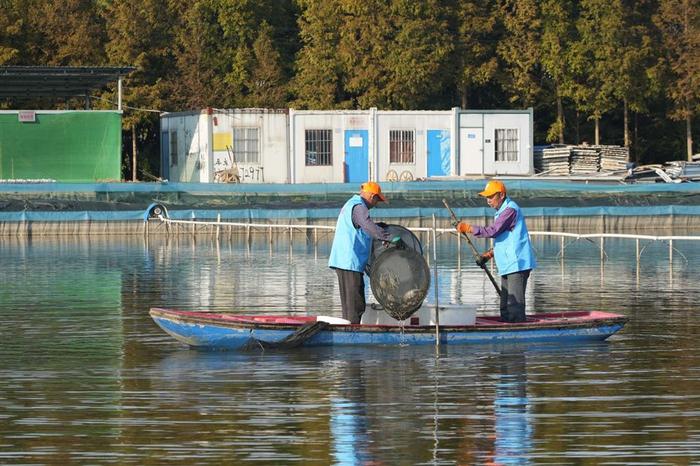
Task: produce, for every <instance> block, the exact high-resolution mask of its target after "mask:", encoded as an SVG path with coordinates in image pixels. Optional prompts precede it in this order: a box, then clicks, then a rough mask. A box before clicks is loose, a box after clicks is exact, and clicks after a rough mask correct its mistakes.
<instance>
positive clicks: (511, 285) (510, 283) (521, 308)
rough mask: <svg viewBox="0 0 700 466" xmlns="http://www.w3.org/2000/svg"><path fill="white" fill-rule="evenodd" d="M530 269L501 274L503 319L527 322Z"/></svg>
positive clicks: (504, 320)
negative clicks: (526, 293) (526, 304)
mask: <svg viewBox="0 0 700 466" xmlns="http://www.w3.org/2000/svg"><path fill="white" fill-rule="evenodd" d="M529 277H530V271H529V270H523V271H521V272H514V273H509V274H508V275H501V320H502V321H503V322H525V290H526V289H527V279H528V278H529Z"/></svg>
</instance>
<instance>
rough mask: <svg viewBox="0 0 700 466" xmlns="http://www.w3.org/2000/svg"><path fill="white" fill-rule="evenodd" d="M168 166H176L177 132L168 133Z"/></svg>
mask: <svg viewBox="0 0 700 466" xmlns="http://www.w3.org/2000/svg"><path fill="white" fill-rule="evenodd" d="M170 165H177V131H171V132H170Z"/></svg>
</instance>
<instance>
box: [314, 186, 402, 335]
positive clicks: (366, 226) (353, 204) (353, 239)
mask: <svg viewBox="0 0 700 466" xmlns="http://www.w3.org/2000/svg"><path fill="white" fill-rule="evenodd" d="M379 202H387V200H386V198H385V197H384V195H383V194H382V188H381V187H380V186H379V184H377V183H375V182H373V181H368V182H367V183H364V184H363V185H362V186H361V187H360V194H359V195H357V194H355V195H354V196H352V197H351V198H350V199H348V201H347V202H346V203H345V205H344V206H343V208H342V209H341V210H340V215H339V216H338V223H337V224H336V226H335V237H334V238H333V246H332V247H331V257H330V259H329V260H328V266H329V267H331V268H333V269H335V272H336V274H337V275H338V284H339V286H340V302H341V304H342V307H343V318H344V319H347V320H349V321H350V322H351V323H353V324H359V323H360V317H362V313H363V312H365V281H364V276H363V273H364V271H365V267H366V265H367V261H368V260H369V255H370V252H371V250H372V239H378V240H381V241H390V240H391V236H390V235H389V232H388V231H386V230H384V229H383V228H381V227H380V226H378V225H377V224H376V223H374V222H373V221H372V219H371V218H370V216H369V209H371V208H372V207H374V206H376V205H377V204H378V203H379Z"/></svg>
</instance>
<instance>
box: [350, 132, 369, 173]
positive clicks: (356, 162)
mask: <svg viewBox="0 0 700 466" xmlns="http://www.w3.org/2000/svg"><path fill="white" fill-rule="evenodd" d="M368 154H369V150H368V147H367V130H366V129H348V130H346V131H345V182H346V183H364V182H365V181H367V180H368V179H369V158H368Z"/></svg>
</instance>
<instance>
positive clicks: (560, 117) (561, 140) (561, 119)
mask: <svg viewBox="0 0 700 466" xmlns="http://www.w3.org/2000/svg"><path fill="white" fill-rule="evenodd" d="M557 121H558V122H559V144H564V105H563V104H562V103H561V95H559V92H558V91H557Z"/></svg>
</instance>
